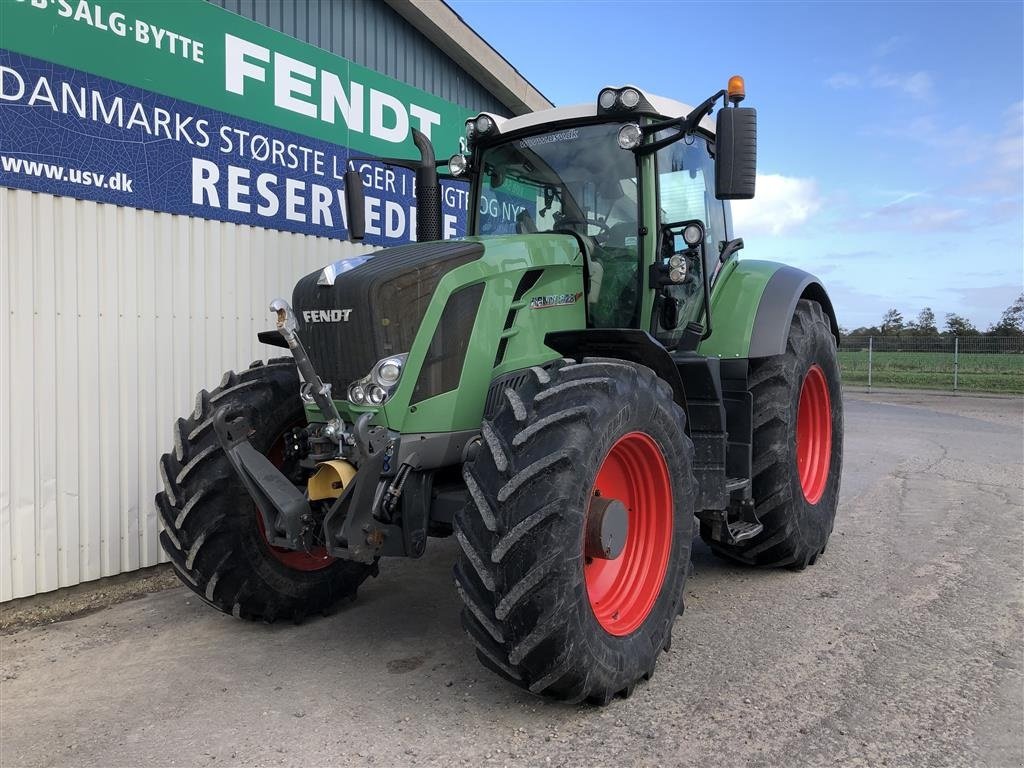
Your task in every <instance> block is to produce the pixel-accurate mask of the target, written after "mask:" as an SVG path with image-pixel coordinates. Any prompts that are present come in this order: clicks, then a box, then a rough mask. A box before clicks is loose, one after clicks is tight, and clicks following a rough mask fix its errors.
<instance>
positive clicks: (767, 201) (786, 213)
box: [732, 173, 821, 235]
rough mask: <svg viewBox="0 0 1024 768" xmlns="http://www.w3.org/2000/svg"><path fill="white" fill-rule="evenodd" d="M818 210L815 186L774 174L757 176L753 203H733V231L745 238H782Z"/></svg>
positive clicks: (808, 182) (816, 187) (814, 182)
mask: <svg viewBox="0 0 1024 768" xmlns="http://www.w3.org/2000/svg"><path fill="white" fill-rule="evenodd" d="M820 208H821V196H820V194H819V193H818V183H817V182H816V181H815V180H814V179H801V178H796V177H793V176H782V175H781V174H774V173H759V174H758V175H757V195H756V196H755V197H754V199H753V200H734V201H733V203H732V213H733V219H734V220H735V221H736V231H737V232H741V233H743V234H744V235H764V234H767V235H781V234H783V233H784V232H788V231H791V230H793V229H796V228H798V227H800V226H801V225H803V224H804V223H805V222H806V221H807V220H808V219H810V218H811V217H812V216H813V215H814V214H815V213H817V212H818V210H819V209H820Z"/></svg>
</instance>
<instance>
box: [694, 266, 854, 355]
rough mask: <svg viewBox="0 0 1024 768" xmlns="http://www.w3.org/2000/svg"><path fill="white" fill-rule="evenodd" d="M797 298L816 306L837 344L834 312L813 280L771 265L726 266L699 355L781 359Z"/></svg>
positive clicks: (714, 294) (713, 297)
mask: <svg viewBox="0 0 1024 768" xmlns="http://www.w3.org/2000/svg"><path fill="white" fill-rule="evenodd" d="M800 299H811V300H813V301H817V302H818V303H819V304H821V306H822V309H824V310H825V314H826V315H827V316H828V319H829V325H830V326H831V327H832V334H833V335H834V336H835V337H836V343H837V344H838V342H839V324H838V323H837V321H836V315H835V310H834V309H833V308H832V301H831V299H829V297H828V293H827V292H826V291H825V287H824V286H823V285H822V283H821V281H820V280H818V278H816V277H815V276H814V275H812V274H810V273H809V272H804V271H803V270H802V269H797V268H795V267H788V266H786V265H785V264H778V263H776V262H773V261H759V260H750V261H746V260H744V261H738V260H734V261H731V262H729V263H728V264H726V266H725V267H724V268H723V272H722V274H720V275H719V277H718V279H717V280H716V281H715V286H714V290H713V291H712V294H711V322H712V333H711V336H709V337H708V338H707V339H705V340H704V341H703V342H702V343H701V345H700V348H699V351H700V353H701V354H704V355H714V356H717V357H723V358H730V357H739V358H744V357H745V358H754V357H771V356H772V355H781V354H783V353H784V352H785V351H786V338H787V336H788V335H789V323H790V321H791V320H792V318H793V312H794V311H795V310H796V305H797V302H798V301H800Z"/></svg>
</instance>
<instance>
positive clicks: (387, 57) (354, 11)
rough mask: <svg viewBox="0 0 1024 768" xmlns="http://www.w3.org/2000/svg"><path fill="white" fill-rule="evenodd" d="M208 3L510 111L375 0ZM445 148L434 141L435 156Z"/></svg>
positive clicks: (452, 95) (483, 106)
mask: <svg viewBox="0 0 1024 768" xmlns="http://www.w3.org/2000/svg"><path fill="white" fill-rule="evenodd" d="M210 2H212V3H213V4H214V5H219V6H220V7H222V8H226V9H227V10H229V11H231V12H233V13H237V14H238V15H240V16H244V17H245V18H247V19H252V20H253V21H256V22H258V23H260V24H263V25H264V26H267V27H270V28H271V29H276V30H277V31H278V32H283V33H285V34H286V35H290V36H291V37H295V38H298V39H299V40H303V41H305V42H307V43H309V44H310V45H315V46H317V47H318V48H323V49H324V50H326V51H330V52H331V53H334V54H337V55H338V56H342V57H344V58H346V59H350V60H352V61H354V62H355V63H356V64H361V65H363V66H364V67H369V68H370V69H372V70H375V71H377V72H380V73H381V74H382V75H388V76H389V77H393V78H395V79H396V80H401V81H402V82H403V83H408V84H409V85H413V86H415V87H417V88H420V89H421V90H424V91H426V92H427V93H432V94H434V95H435V96H438V97H440V98H442V99H444V100H446V101H450V102H453V103H455V104H461V105H462V106H464V107H466V108H467V109H469V110H471V111H473V112H493V113H494V114H497V115H505V116H507V117H511V114H512V113H511V112H510V111H509V110H508V109H507V108H506V107H505V106H504V105H503V104H502V103H501V102H499V101H498V100H497V99H496V98H494V96H492V95H491V93H490V92H489V91H488V90H487V89H486V88H484V87H483V86H482V85H480V83H478V82H477V81H476V80H474V79H473V78H472V77H471V76H470V75H469V74H467V73H466V71H465V70H463V69H462V68H461V67H459V66H458V65H457V64H456V63H455V62H454V61H452V60H451V59H450V58H449V57H448V56H447V55H446V54H445V53H444V51H441V50H439V49H438V48H437V46H435V45H434V44H433V43H431V42H430V41H429V40H427V38H426V37H424V36H423V34H422V33H421V32H419V30H417V29H416V28H414V27H413V26H412V25H411V24H409V23H408V22H407V21H406V20H405V19H403V18H402V17H401V16H399V15H398V13H396V12H395V11H394V10H393V9H392V8H390V7H389V6H387V5H386V4H384V3H383V2H381V1H380V0H210ZM448 153H449V152H448V150H447V149H445V148H442V147H438V154H439V156H445V155H446V154H448Z"/></svg>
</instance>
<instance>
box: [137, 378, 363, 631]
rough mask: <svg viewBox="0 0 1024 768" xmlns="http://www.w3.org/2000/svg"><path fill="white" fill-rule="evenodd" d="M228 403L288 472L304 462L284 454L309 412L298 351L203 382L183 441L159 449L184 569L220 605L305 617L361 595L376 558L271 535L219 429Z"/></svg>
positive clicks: (166, 521) (167, 513)
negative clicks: (290, 546) (276, 541)
mask: <svg viewBox="0 0 1024 768" xmlns="http://www.w3.org/2000/svg"><path fill="white" fill-rule="evenodd" d="M224 406H226V407H227V408H228V414H227V415H228V419H231V418H232V417H236V416H239V415H244V416H245V417H246V418H247V419H248V421H249V424H250V425H251V426H252V428H253V431H254V432H253V435H252V436H251V437H250V441H251V442H252V445H253V447H254V448H256V450H258V451H260V452H261V453H263V454H264V455H266V456H268V458H270V459H271V460H272V461H273V462H274V463H275V464H278V465H279V466H281V467H282V470H283V471H284V472H285V473H286V474H289V475H290V474H291V472H292V471H293V470H294V469H295V467H294V466H292V464H290V463H289V462H288V461H287V460H286V459H285V457H284V455H283V454H284V452H283V446H284V441H285V439H286V438H287V436H288V434H289V433H290V432H291V430H292V429H294V428H295V427H297V426H302V425H304V424H305V423H306V420H305V412H304V410H303V407H302V401H301V399H300V398H299V377H298V373H297V372H296V370H295V364H294V363H293V362H292V360H291V358H283V359H278V360H271V361H270V362H269V363H267V364H263V363H261V362H257V363H253V364H252V366H251V367H250V368H249V369H248V370H245V371H241V372H240V373H235V372H233V371H231V372H229V373H226V374H224V378H223V380H222V381H221V383H220V386H219V387H217V388H216V389H214V390H213V392H207V391H206V390H203V391H202V392H200V393H199V394H198V395H197V396H196V407H195V411H194V412H193V413H192V415H191V416H189V417H188V418H184V419H178V421H177V422H176V423H175V426H174V437H175V439H174V450H172V451H171V452H170V453H167V454H164V456H162V457H161V459H160V472H161V475H162V477H163V481H164V490H163V491H161V492H160V493H158V494H157V495H156V507H157V510H158V511H159V513H160V520H161V522H162V524H163V531H162V532H161V533H160V544H161V546H163V548H164V551H165V552H167V554H168V556H169V557H170V558H171V562H172V564H173V565H174V568H175V571H176V572H177V574H178V577H179V578H180V579H181V580H182V582H184V584H185V586H187V587H188V588H189V589H191V590H192V591H193V592H195V593H196V594H197V595H199V597H200V598H202V599H203V600H204V601H205V602H207V603H209V604H210V605H212V606H213V607H214V608H216V609H217V610H219V611H223V612H224V613H230V614H233V615H235V616H237V617H240V618H245V619H262V620H264V621H267V622H272V621H274V620H275V619H277V618H281V617H286V618H290V619H292V620H295V621H298V620H301V619H302V618H303V617H304V616H306V615H310V614H314V613H322V612H324V611H326V610H327V609H328V608H329V607H330V606H331V605H333V604H334V603H335V602H337V601H339V600H341V599H342V598H351V597H354V596H355V593H356V589H357V587H358V586H359V585H360V584H361V583H362V582H363V580H364V579H366V577H367V576H369V575H370V574H371V572H372V571H373V570H374V569H375V568H376V565H373V566H368V565H364V564H360V563H354V562H349V561H345V560H336V559H334V558H331V557H329V556H328V555H327V553H326V550H324V549H322V548H320V549H317V548H313V549H311V551H310V552H297V551H292V550H286V549H280V548H276V547H271V546H270V544H268V543H267V539H266V536H265V535H264V533H263V527H262V518H261V516H260V513H259V510H258V509H257V508H256V505H255V504H254V503H253V500H252V497H250V496H249V494H248V492H247V491H246V489H245V486H244V485H243V484H242V481H241V480H240V479H239V478H238V476H237V474H236V473H235V471H234V469H233V467H232V466H231V463H230V462H229V460H228V458H227V456H226V455H225V454H224V451H223V450H222V449H221V447H220V443H219V442H218V440H217V437H216V435H215V433H214V429H213V415H214V413H215V412H216V411H217V410H218V409H220V408H221V407H224Z"/></svg>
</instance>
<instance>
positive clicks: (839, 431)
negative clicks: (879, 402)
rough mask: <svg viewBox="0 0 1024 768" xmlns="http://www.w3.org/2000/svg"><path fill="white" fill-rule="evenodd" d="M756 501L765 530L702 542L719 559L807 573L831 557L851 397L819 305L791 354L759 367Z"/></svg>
mask: <svg viewBox="0 0 1024 768" xmlns="http://www.w3.org/2000/svg"><path fill="white" fill-rule="evenodd" d="M750 390H751V392H752V393H753V396H754V478H753V495H754V503H755V505H756V507H755V508H756V511H757V516H758V518H759V519H760V521H761V522H762V523H763V524H764V530H763V531H762V532H761V533H760V534H758V535H757V536H755V537H753V538H751V539H748V540H746V541H742V542H740V543H738V544H733V545H729V544H724V543H722V542H719V541H715V540H714V539H712V538H711V528H710V526H708V525H707V524H702V525H701V537H702V538H704V540H705V541H706V542H707V543H708V545H709V546H710V547H711V549H712V550H714V551H715V552H716V553H717V554H720V555H723V556H725V557H727V558H730V559H733V560H738V561H740V562H742V563H746V564H748V565H756V566H789V567H790V568H794V569H797V570H802V569H803V568H806V567H807V566H808V565H813V564H814V563H815V562H816V560H817V558H818V555H819V554H821V553H822V552H824V550H825V545H826V544H827V542H828V538H829V535H830V534H831V533H832V526H833V523H834V522H835V516H836V506H837V504H838V501H839V481H840V475H841V474H842V465H843V396H842V388H841V385H840V378H839V362H838V357H837V352H836V341H835V337H834V336H833V335H832V330H831V327H830V325H829V321H828V318H827V317H826V315H825V312H824V310H823V309H822V307H821V305H820V304H819V303H818V302H816V301H808V300H801V301H800V302H799V303H798V304H797V308H796V311H795V312H794V313H793V319H792V322H791V323H790V328H789V338H788V340H787V342H786V352H785V354H783V355H778V356H776V357H768V358H764V359H761V360H755V361H753V362H752V363H751V370H750Z"/></svg>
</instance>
